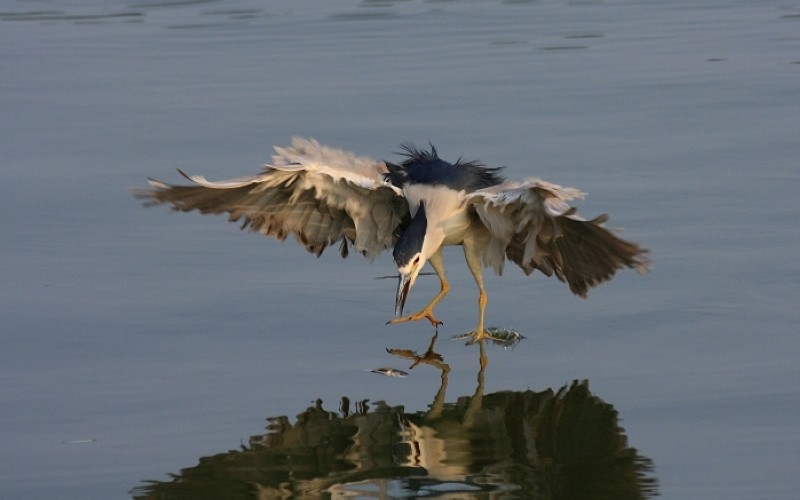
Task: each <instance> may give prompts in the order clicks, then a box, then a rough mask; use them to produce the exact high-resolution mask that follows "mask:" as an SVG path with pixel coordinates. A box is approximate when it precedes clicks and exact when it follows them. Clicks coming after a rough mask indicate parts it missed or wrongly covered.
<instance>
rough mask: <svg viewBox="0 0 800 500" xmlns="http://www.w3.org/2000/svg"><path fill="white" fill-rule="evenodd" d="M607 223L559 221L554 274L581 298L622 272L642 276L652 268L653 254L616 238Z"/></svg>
mask: <svg viewBox="0 0 800 500" xmlns="http://www.w3.org/2000/svg"><path fill="white" fill-rule="evenodd" d="M606 220H608V216H607V215H601V216H600V217H597V218H595V219H593V220H589V221H587V220H579V219H577V218H573V217H571V216H569V215H566V214H565V215H563V216H559V217H556V218H555V224H556V226H557V230H556V234H558V236H559V237H556V238H555V239H554V240H553V242H552V243H553V245H554V246H555V247H556V249H557V251H556V252H553V254H551V255H552V257H554V259H553V261H554V262H553V264H554V265H553V270H554V271H555V273H556V275H557V276H558V278H559V279H560V280H561V281H564V282H566V283H567V284H568V285H569V289H570V290H572V292H573V293H574V294H576V295H580V296H581V297H586V294H587V293H588V291H589V289H590V288H592V287H594V286H596V285H599V284H600V283H602V282H604V281H607V280H609V279H611V277H612V276H614V274H615V273H616V272H617V271H618V270H620V269H622V268H625V267H628V268H631V269H635V270H636V271H638V272H639V273H642V274H644V273H646V272H647V271H649V270H650V268H651V261H650V259H649V253H650V252H649V250H647V249H646V248H642V247H641V246H639V245H638V244H637V243H633V242H631V241H626V240H623V239H622V238H619V237H617V236H616V235H614V233H612V232H611V231H609V230H608V229H606V228H605V227H603V223H604V222H605V221H606Z"/></svg>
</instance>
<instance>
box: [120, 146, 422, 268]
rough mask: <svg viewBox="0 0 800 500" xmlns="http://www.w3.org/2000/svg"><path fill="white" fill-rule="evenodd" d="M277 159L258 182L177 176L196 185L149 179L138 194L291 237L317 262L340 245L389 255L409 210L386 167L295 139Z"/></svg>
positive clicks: (151, 202) (149, 202)
mask: <svg viewBox="0 0 800 500" xmlns="http://www.w3.org/2000/svg"><path fill="white" fill-rule="evenodd" d="M275 152H276V154H275V155H274V156H273V158H272V164H270V165H265V166H264V170H263V172H262V173H260V174H258V175H254V176H250V177H239V178H236V179H231V180H227V181H220V182H212V181H208V180H207V179H205V178H204V177H202V176H196V175H187V174H185V173H184V172H182V171H180V170H179V172H180V173H181V174H182V175H183V176H184V177H186V178H187V179H188V180H190V181H192V183H193V185H189V186H177V185H170V184H167V183H164V182H161V181H158V180H155V179H150V189H145V190H139V191H136V192H135V195H136V196H137V197H138V198H142V199H144V200H146V202H145V204H146V205H148V206H150V205H160V204H168V205H171V206H172V207H173V208H174V209H175V210H179V211H183V212H189V211H193V210H196V211H198V212H200V213H203V214H222V213H227V214H228V220H229V221H231V222H239V221H241V227H242V229H249V230H251V231H254V232H260V233H262V234H264V235H265V236H270V237H273V238H277V239H279V240H284V239H285V238H286V237H287V236H288V235H290V234H294V235H295V237H296V238H297V240H298V241H299V242H300V244H302V245H303V246H304V247H305V248H306V249H307V250H308V251H309V252H311V253H314V254H316V255H317V256H319V255H320V254H321V253H322V252H323V251H324V250H325V248H327V247H328V246H330V245H331V244H333V243H336V242H340V243H341V244H342V245H343V246H342V249H341V253H342V255H343V256H346V254H347V246H348V245H352V246H354V247H355V249H356V251H358V252H360V253H362V254H363V255H365V256H367V257H370V258H372V257H374V256H375V255H377V254H378V253H380V252H382V251H383V250H386V249H388V248H391V246H392V245H393V244H394V239H395V233H396V232H397V228H398V227H399V226H400V225H401V224H402V222H403V220H405V219H406V218H407V214H408V206H407V203H406V202H405V199H404V198H403V197H402V192H401V191H400V190H399V189H397V188H396V187H394V186H392V185H391V184H389V183H387V182H386V181H385V180H384V176H385V174H386V172H387V169H386V165H385V164H384V163H383V162H375V161H373V160H370V159H369V158H364V157H358V156H355V155H353V154H352V153H348V152H345V151H342V150H339V149H334V148H331V147H328V146H322V145H320V144H319V143H318V142H316V141H314V140H313V139H302V138H298V137H295V138H293V139H292V143H291V146H289V147H285V148H283V147H276V148H275Z"/></svg>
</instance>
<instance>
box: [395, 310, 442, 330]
mask: <svg viewBox="0 0 800 500" xmlns="http://www.w3.org/2000/svg"><path fill="white" fill-rule="evenodd" d="M422 319H427V320H428V321H430V322H431V324H432V325H433V326H435V327H436V328H438V327H439V326H441V325H443V324H444V323H443V322H441V321H439V320H438V319H436V317H435V316H434V315H433V313H432V312H431V311H424V310H423V311H420V312H418V313H416V314H412V315H410V316H398V317H396V318H392V319H390V320H389V321H387V322H386V324H387V325H396V324H398V323H407V322H409V321H420V320H422Z"/></svg>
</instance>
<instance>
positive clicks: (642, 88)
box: [0, 0, 800, 498]
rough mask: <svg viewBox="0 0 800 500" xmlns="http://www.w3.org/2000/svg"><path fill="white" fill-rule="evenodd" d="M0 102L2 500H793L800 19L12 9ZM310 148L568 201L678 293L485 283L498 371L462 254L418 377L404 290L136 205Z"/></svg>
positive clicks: (798, 445)
mask: <svg viewBox="0 0 800 500" xmlns="http://www.w3.org/2000/svg"><path fill="white" fill-rule="evenodd" d="M0 74H2V75H3V76H2V79H0V109H2V113H0V152H1V153H2V156H0V158H2V160H1V161H0V165H1V166H2V174H3V180H2V182H0V221H2V226H0V227H2V234H3V236H2V239H0V274H1V276H2V280H0V321H1V322H2V326H1V327H0V341H2V345H3V348H2V351H0V380H2V382H0V450H2V451H0V457H1V458H2V467H0V496H1V497H3V498H126V497H127V498H130V497H132V496H133V497H148V496H150V497H153V498H170V497H182V498H185V497H189V498H191V497H203V496H206V497H216V498H234V497H243V498H248V497H255V496H256V494H257V493H258V492H260V493H261V494H262V495H264V496H266V497H270V496H278V495H279V494H281V493H280V492H281V491H283V492H286V491H290V492H295V493H302V492H311V494H313V493H314V492H317V493H319V492H323V491H325V492H327V494H329V495H350V496H373V497H375V496H377V497H380V496H384V497H391V496H395V497H401V496H410V495H413V494H419V495H421V494H427V495H441V496H446V495H450V496H452V497H460V498H463V497H465V496H470V495H471V496H479V497H482V498H489V497H492V498H494V497H500V496H504V495H505V496H509V497H513V496H524V495H527V496H535V495H538V496H539V497H541V498H573V497H582V498H591V497H602V496H604V495H605V496H606V497H610V498H621V497H630V498H647V497H650V496H653V495H656V494H660V495H661V496H663V497H665V498H792V497H796V496H797V495H798V489H800V488H799V487H800V480H799V479H797V464H798V463H800V425H798V415H800V390H799V389H798V381H799V380H800V364H799V363H798V359H800V336H798V324H800V313H799V312H798V306H797V304H799V303H800V300H799V299H800V293H799V292H800V290H799V289H798V288H799V287H798V283H799V282H800V264H798V260H797V259H796V253H797V249H798V247H799V245H800V220H799V219H800V217H798V216H799V215H800V210H799V209H798V194H797V193H798V188H800V170H799V169H798V166H799V165H798V161H800V160H798V159H799V158H800V140H798V137H800V136H799V135H798V130H800V119H798V117H799V116H800V6H796V5H792V4H791V3H786V2H773V1H765V2H758V3H755V2H738V1H708V2H703V4H702V5H699V4H698V3H697V2H684V1H680V0H666V1H663V2H656V3H653V2H634V1H619V2H614V1H587V2H581V1H549V0H544V1H531V2H525V1H523V2H511V1H508V2H502V1H493V0H485V1H449V2H441V1H439V2H437V1H430V2H425V1H413V0H411V1H403V2H399V1H398V2H393V1H382V2H372V1H363V2H357V1H355V0H340V1H335V2H326V3H324V4H323V5H322V6H320V5H319V4H318V3H317V2H288V1H286V2H270V3H268V4H266V5H265V4H264V3H262V2H254V1H253V2H248V1H245V0H240V1H230V2H221V1H220V2H216V1H196V2H191V1H189V2H177V1H176V2H170V1H163V2H158V1H155V2H148V1H141V2H137V1H131V2H99V1H97V0H84V1H80V2H70V3H69V5H66V4H64V3H63V2H56V1H50V0H42V1H35V2H30V1H12V2H6V3H5V4H4V5H3V7H2V8H0ZM295 134H300V135H305V136H311V137H315V138H317V139H319V140H320V141H322V142H323V143H329V144H332V145H336V146H340V147H343V148H345V149H348V150H352V151H355V152H358V153H361V154H366V155H370V156H372V157H374V158H380V159H387V160H393V159H397V157H396V156H394V155H393V153H392V151H396V150H397V148H398V145H399V144H400V143H401V142H402V141H405V140H413V141H416V142H417V143H420V144H424V143H425V142H427V141H428V140H430V141H433V142H434V143H435V144H436V145H437V147H438V149H439V152H440V154H441V155H442V156H443V157H445V158H448V159H455V158H457V157H459V156H463V157H464V158H465V159H472V158H477V159H480V160H482V161H483V162H486V163H488V164H490V165H496V166H501V165H507V166H508V168H507V169H506V174H507V175H508V176H509V177H511V178H520V179H521V178H524V177H528V176H534V175H535V176H541V177H543V178H545V179H547V180H550V181H553V182H557V183H560V184H564V185H572V186H576V187H579V188H581V189H583V190H585V191H587V192H589V193H590V198H589V199H588V200H586V201H585V202H583V203H581V204H580V205H579V208H580V209H581V211H582V213H584V214H585V215H587V216H594V215H596V214H599V213H602V212H606V211H607V212H609V213H610V214H611V215H612V218H611V225H612V226H615V227H622V228H624V229H625V232H624V235H625V237H627V238H630V239H633V240H635V241H640V242H642V243H644V244H645V245H646V246H648V247H649V248H651V250H652V252H653V257H654V259H655V262H656V267H655V270H654V271H653V272H652V273H650V274H649V275H647V276H645V277H641V276H638V275H636V274H635V273H631V272H628V273H622V274H621V275H619V276H618V277H617V278H616V279H615V280H614V281H613V282H611V283H609V284H607V285H604V286H602V287H600V288H599V289H597V290H595V291H593V293H592V294H591V295H590V298H589V300H586V301H584V300H580V299H577V298H574V297H573V296H572V295H571V294H570V293H569V291H568V290H567V289H566V287H564V286H563V285H562V284H560V283H558V282H556V281H548V280H546V279H544V278H542V277H541V276H534V277H529V278H528V277H525V276H524V275H523V274H522V273H521V272H518V270H517V269H516V268H513V267H511V266H509V267H508V268H507V269H506V273H505V275H504V276H503V277H502V278H498V277H494V276H489V277H487V287H488V292H489V299H490V302H489V309H488V318H487V321H488V323H489V324H491V325H495V326H498V327H501V328H513V329H516V330H518V331H520V332H521V333H522V334H524V335H525V336H526V337H527V338H526V339H525V340H524V341H523V342H521V343H520V344H519V345H517V346H516V347H514V348H513V349H512V348H509V349H503V348H501V347H498V346H492V345H487V346H484V348H485V352H484V353H483V354H485V360H486V361H487V362H488V363H487V364H486V366H482V365H481V364H480V363H479V358H480V354H481V352H480V349H479V347H478V346H464V345H463V344H462V343H459V342H455V341H451V340H449V339H450V337H452V336H454V335H457V334H461V333H464V332H466V331H468V330H470V329H472V328H473V327H474V323H475V319H476V318H475V314H476V311H475V301H476V293H475V289H474V283H473V282H472V278H471V277H470V276H469V273H468V272H467V270H466V266H465V265H464V263H463V258H462V257H461V255H460V251H459V249H450V251H449V252H447V253H446V255H445V259H446V262H447V267H448V270H449V272H450V277H451V281H452V284H453V291H452V292H451V294H450V295H449V296H448V298H447V299H446V300H445V302H443V303H442V304H441V305H440V307H439V308H438V309H437V315H438V316H439V317H440V318H442V319H443V320H444V321H445V325H444V327H442V328H440V332H439V337H438V339H437V340H436V343H435V346H434V349H433V350H431V351H430V352H428V355H427V356H425V353H426V351H427V350H428V347H429V345H430V342H431V335H432V334H433V331H432V329H431V328H430V326H428V325H424V324H413V325H399V326H393V327H386V326H384V323H385V321H386V320H387V319H388V318H389V317H390V315H391V314H392V312H393V306H394V304H393V297H394V290H393V286H394V282H393V281H392V280H378V279H375V278H377V277H380V276H384V275H387V274H391V273H392V271H393V266H392V263H391V259H390V258H389V257H388V256H384V257H382V258H379V259H377V260H376V261H375V262H374V263H372V264H369V263H367V262H365V261H363V260H362V259H359V258H357V257H351V258H350V259H347V260H341V259H339V258H338V256H336V255H335V254H334V253H331V254H330V255H324V256H323V257H322V258H321V259H318V260H317V259H315V258H313V257H311V256H309V255H306V254H305V253H304V252H303V251H302V250H301V249H300V248H299V247H298V246H297V245H295V244H294V243H293V242H286V243H283V244H281V243H278V242H274V241H269V240H266V239H264V238H262V237H259V236H256V235H251V234H242V233H240V232H239V231H238V229H237V228H236V227H235V226H233V225H229V224H226V223H225V222H224V219H223V218H216V219H215V218H211V217H208V218H206V217H200V216H197V215H194V214H173V213H170V212H169V211H167V210H163V209H151V210H144V209H142V208H141V206H140V205H139V204H138V202H137V201H136V200H134V199H132V198H131V197H130V195H129V192H128V190H129V188H132V187H136V186H142V185H143V184H144V182H145V178H146V177H147V176H154V177H159V178H163V179H165V180H168V181H175V180H177V179H178V177H177V174H175V172H174V168H175V167H182V168H184V169H186V170H189V171H190V172H193V173H198V174H203V175H206V176H207V177H209V178H211V179H220V178H227V177H234V176H239V175H245V174H250V173H254V172H256V171H257V169H258V168H259V165H260V164H261V163H264V162H265V161H268V160H269V156H270V154H271V146H272V145H273V144H279V145H280V144H285V143H287V142H288V141H289V139H290V137H291V136H292V135H295ZM435 281H436V280H434V279H427V280H424V281H422V282H421V283H420V284H419V285H418V286H417V287H416V288H415V290H414V294H413V295H412V297H411V298H410V304H409V308H411V307H415V306H420V305H421V304H423V303H424V302H425V301H426V300H427V298H428V297H429V296H430V295H432V294H433V293H435V290H436V288H437V286H438V285H437V283H436V282H435ZM386 348H397V349H402V350H405V351H408V352H406V354H409V353H410V352H416V353H417V355H418V356H419V357H420V358H422V359H423V362H420V363H419V364H418V365H417V366H416V367H415V368H414V369H413V370H409V369H408V368H409V366H411V365H412V364H413V362H412V361H411V359H408V357H405V358H404V357H399V356H397V355H392V354H391V353H389V352H387V351H386ZM434 353H435V354H436V356H434ZM384 366H386V367H393V368H398V369H402V370H406V371H409V376H408V377H406V378H390V377H383V376H380V375H376V374H373V373H370V372H369V371H368V370H370V369H372V368H377V367H384ZM574 381H577V382H574ZM231 450H233V451H231Z"/></svg>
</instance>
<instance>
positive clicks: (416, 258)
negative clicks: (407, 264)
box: [414, 257, 419, 266]
mask: <svg viewBox="0 0 800 500" xmlns="http://www.w3.org/2000/svg"><path fill="white" fill-rule="evenodd" d="M417 264H419V257H415V258H414V265H415V266H416V265H417Z"/></svg>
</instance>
